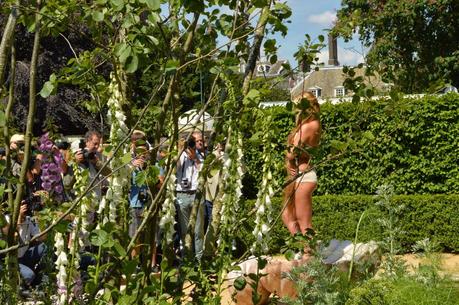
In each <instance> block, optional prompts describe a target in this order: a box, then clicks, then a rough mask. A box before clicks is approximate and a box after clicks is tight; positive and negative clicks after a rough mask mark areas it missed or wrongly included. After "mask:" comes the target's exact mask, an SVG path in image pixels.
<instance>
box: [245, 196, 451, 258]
mask: <svg viewBox="0 0 459 305" xmlns="http://www.w3.org/2000/svg"><path fill="white" fill-rule="evenodd" d="M376 201H378V199H377V198H375V197H374V196H367V195H354V196H348V195H324V196H315V197H314V199H313V206H314V208H313V213H314V216H313V221H314V228H315V229H316V230H317V232H318V234H319V236H320V239H321V240H331V239H340V240H345V239H347V240H353V238H354V232H355V228H356V226H357V222H358V221H359V218H360V215H361V214H362V212H363V211H366V210H367V216H366V217H365V218H364V219H363V221H362V224H361V225H360V231H359V240H360V241H370V240H378V241H382V240H383V239H384V237H385V236H387V235H386V234H387V232H385V231H384V229H385V228H384V227H383V226H382V225H381V224H380V223H379V222H378V221H376V219H384V218H385V217H383V216H384V215H386V214H387V211H386V210H384V209H381V208H379V207H378V206H377V205H376ZM272 202H273V207H274V209H275V211H274V214H275V215H276V214H277V215H278V213H279V212H280V209H281V204H282V200H281V198H273V199H272ZM254 204H255V202H254V201H253V200H246V201H245V203H244V205H243V206H244V208H245V209H246V211H247V212H244V213H241V215H249V216H248V217H244V218H242V220H241V222H242V224H241V226H240V227H241V228H244V229H241V230H240V232H238V233H237V236H238V239H239V240H240V241H241V242H240V247H241V248H246V247H247V245H251V244H252V243H253V236H251V233H250V232H251V231H252V230H253V226H254V215H251V214H250V211H251V210H252V209H253V207H254ZM391 204H392V205H393V206H395V207H399V206H404V207H405V208H404V209H403V211H402V212H400V213H399V214H398V215H397V217H398V218H399V219H398V221H397V224H398V226H399V229H398V231H397V232H399V233H400V232H402V233H400V234H398V233H397V235H396V236H395V237H394V238H395V240H396V242H397V243H398V244H399V245H400V246H401V249H400V252H402V253H407V252H410V251H411V248H412V246H413V245H414V244H416V242H417V241H419V240H422V239H424V238H426V237H430V238H431V239H432V241H433V242H436V243H438V244H439V247H441V248H442V249H443V250H445V251H452V252H457V251H459V242H458V240H457V236H458V234H459V229H458V228H459V214H458V213H457V211H458V210H459V197H458V195H396V196H393V197H392V199H391ZM271 236H272V241H271V242H270V244H269V249H270V251H271V253H279V252H281V249H280V246H281V245H283V244H284V243H285V241H286V240H288V238H289V232H288V231H287V230H286V229H285V228H284V225H283V224H282V223H281V221H280V219H278V221H277V222H276V223H275V225H273V228H272V232H271Z"/></svg>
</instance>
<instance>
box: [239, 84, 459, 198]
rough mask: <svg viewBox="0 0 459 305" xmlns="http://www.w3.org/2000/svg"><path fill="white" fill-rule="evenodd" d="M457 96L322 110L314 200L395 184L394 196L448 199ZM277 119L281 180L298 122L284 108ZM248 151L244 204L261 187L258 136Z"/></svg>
mask: <svg viewBox="0 0 459 305" xmlns="http://www.w3.org/2000/svg"><path fill="white" fill-rule="evenodd" d="M458 106H459V95H458V94H454V93H451V94H447V95H443V96H424V97H411V98H409V97H407V98H403V99H398V98H396V97H395V96H394V99H392V98H391V99H382V98H381V99H379V100H374V101H364V102H361V103H350V102H343V103H340V104H336V105H333V104H331V103H325V104H322V105H321V117H320V118H321V123H322V128H323V135H322V139H321V144H320V148H319V150H318V151H317V152H315V153H314V154H313V156H314V158H313V162H314V164H316V165H317V172H318V176H319V185H318V189H317V190H316V194H319V195H324V194H374V193H375V192H376V189H377V187H378V186H379V185H382V184H391V185H393V186H394V191H395V193H396V194H450V193H457V190H459V172H458V168H457V166H456V164H458V163H459V155H458V154H457V147H458V146H459V125H458V124H457V122H458V121H459V108H458ZM265 111H266V113H267V115H269V114H271V113H273V116H274V120H273V121H274V123H275V124H274V127H273V129H272V132H274V133H276V134H277V135H278V137H277V140H274V143H275V145H276V150H277V156H276V157H275V159H274V160H275V161H274V162H276V166H277V167H276V168H277V171H275V172H273V175H274V177H275V179H276V180H277V181H278V182H280V184H281V183H282V182H283V179H284V175H285V174H284V171H283V162H284V152H285V141H286V139H287V135H288V132H289V131H290V130H291V128H292V127H293V124H294V122H293V121H294V120H293V115H292V114H291V113H290V112H289V111H288V110H287V109H285V108H283V107H274V108H270V109H266V110H265ZM251 132H252V133H253V136H252V139H251V140H252V141H251V145H250V146H249V147H247V151H246V153H245V162H246V165H247V168H248V171H247V174H246V177H245V179H246V180H245V182H246V184H245V185H244V195H245V197H246V198H254V196H255V194H256V192H255V190H256V185H258V184H259V181H260V178H259V169H260V168H261V162H262V159H261V147H260V146H259V141H257V139H258V137H257V133H256V132H254V131H251Z"/></svg>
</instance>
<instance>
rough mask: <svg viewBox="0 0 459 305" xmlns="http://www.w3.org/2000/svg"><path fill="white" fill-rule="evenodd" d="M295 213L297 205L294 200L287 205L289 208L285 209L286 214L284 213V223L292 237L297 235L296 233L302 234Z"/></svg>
mask: <svg viewBox="0 0 459 305" xmlns="http://www.w3.org/2000/svg"><path fill="white" fill-rule="evenodd" d="M295 213H296V212H295V203H294V201H293V200H292V201H290V202H289V203H288V204H287V206H286V207H285V209H284V212H283V213H282V221H283V222H284V224H285V226H286V227H287V229H288V230H289V232H290V234H292V235H295V234H296V233H298V232H300V227H299V226H298V222H297V221H296V215H295Z"/></svg>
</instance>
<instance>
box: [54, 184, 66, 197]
mask: <svg viewBox="0 0 459 305" xmlns="http://www.w3.org/2000/svg"><path fill="white" fill-rule="evenodd" d="M63 190H64V189H63V188H62V184H60V183H58V184H56V186H54V191H55V192H56V193H58V194H61V193H62V191H63Z"/></svg>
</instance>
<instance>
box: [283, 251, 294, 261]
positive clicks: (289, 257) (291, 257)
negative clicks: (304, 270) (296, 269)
mask: <svg viewBox="0 0 459 305" xmlns="http://www.w3.org/2000/svg"><path fill="white" fill-rule="evenodd" d="M285 258H286V259H287V260H289V261H292V260H294V259H295V252H293V250H287V252H285Z"/></svg>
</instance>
